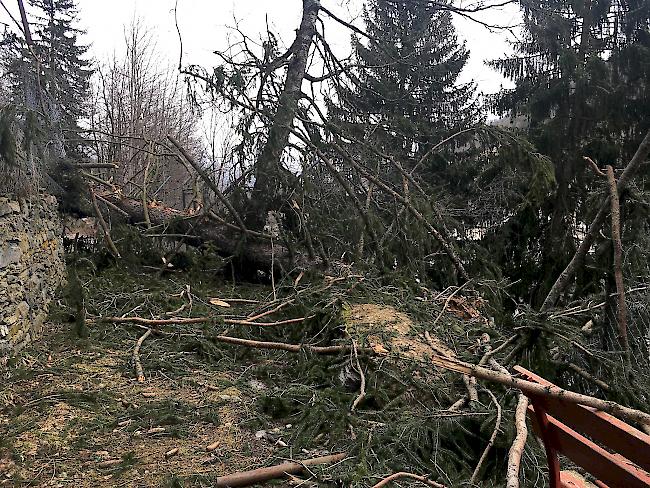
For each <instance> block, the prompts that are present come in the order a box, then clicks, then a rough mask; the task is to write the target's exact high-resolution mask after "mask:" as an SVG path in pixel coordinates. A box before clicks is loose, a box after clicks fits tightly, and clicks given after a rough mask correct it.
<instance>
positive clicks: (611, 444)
mask: <svg viewBox="0 0 650 488" xmlns="http://www.w3.org/2000/svg"><path fill="white" fill-rule="evenodd" d="M514 370H515V371H517V372H518V373H520V374H521V375H523V376H524V377H525V378H526V379H528V380H529V381H534V382H535V383H539V384H541V385H545V386H555V385H553V383H551V382H550V381H548V380H546V379H544V378H542V377H540V376H538V375H536V374H535V373H532V372H531V371H528V370H527V369H525V368H522V367H521V366H515V367H514ZM536 401H539V402H541V403H542V405H543V406H544V409H545V410H546V411H547V412H548V413H549V414H550V415H553V416H554V417H555V418H556V419H559V420H560V421H563V422H566V423H567V424H569V425H570V426H571V427H572V428H573V429H574V430H577V431H579V432H581V433H582V434H585V435H587V436H589V437H591V438H592V439H594V440H595V441H597V442H600V443H601V444H602V445H603V446H605V447H607V448H609V449H611V450H612V451H615V452H617V453H620V454H622V455H623V456H624V457H626V458H627V459H629V460H630V461H632V462H633V463H635V464H637V465H638V466H639V467H641V468H643V469H644V470H646V471H648V472H650V436H649V435H647V434H645V433H643V432H641V431H640V430H638V429H635V428H634V427H632V426H630V425H628V424H626V423H625V422H623V421H621V420H619V419H617V418H616V417H613V416H612V415H609V414H607V413H605V412H600V411H598V410H596V409H594V408H591V407H586V406H584V405H579V404H576V403H572V402H563V401H562V400H558V399H555V398H541V397H540V398H538V399H537V398H536Z"/></svg>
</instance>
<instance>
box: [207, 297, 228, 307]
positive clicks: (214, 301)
mask: <svg viewBox="0 0 650 488" xmlns="http://www.w3.org/2000/svg"><path fill="white" fill-rule="evenodd" d="M210 303H211V304H212V305H217V306H218V307H226V308H228V307H230V304H229V303H228V302H224V301H223V300H219V299H218V298H210Z"/></svg>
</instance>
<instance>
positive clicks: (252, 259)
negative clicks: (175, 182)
mask: <svg viewBox="0 0 650 488" xmlns="http://www.w3.org/2000/svg"><path fill="white" fill-rule="evenodd" d="M101 196H102V199H103V200H106V201H107V202H109V203H110V204H111V205H114V206H115V207H116V208H117V209H119V210H120V211H122V212H124V214H125V215H128V220H129V223H131V224H136V225H137V224H141V223H143V222H145V211H144V206H143V204H142V201H141V200H137V199H135V198H130V197H126V196H123V195H121V194H119V193H116V192H111V193H105V194H102V195H101ZM147 211H148V216H149V221H150V223H151V225H152V226H153V227H157V226H158V227H163V228H165V229H166V231H167V232H168V233H169V234H171V235H173V236H179V235H180V236H183V237H181V238H182V239H183V241H184V242H185V243H187V244H190V245H195V246H198V245H202V244H207V243H211V244H213V245H214V246H216V248H217V250H218V252H219V253H220V254H221V255H223V256H236V259H237V261H238V262H239V263H240V264H242V265H245V266H246V267H247V268H248V269H250V270H256V269H259V270H264V271H268V270H270V269H271V268H274V270H276V271H279V272H283V273H288V272H290V271H291V270H294V269H307V268H312V267H318V266H324V263H323V261H322V259H321V258H313V259H312V258H310V257H309V256H308V255H307V254H304V253H302V252H300V251H294V250H292V249H290V248H289V247H287V246H286V245H283V244H281V243H278V242H275V241H273V240H272V238H271V237H270V236H268V235H266V234H263V233H260V232H252V231H249V232H248V236H245V235H242V233H241V231H240V229H238V228H237V227H236V226H233V225H232V224H228V223H227V222H225V221H223V220H222V221H221V222H219V221H217V219H216V218H215V217H214V216H211V215H210V214H209V213H208V214H207V215H206V214H200V215H190V214H188V213H185V212H181V211H179V210H175V209H172V208H168V207H162V206H158V205H154V204H151V203H150V204H149V205H148V206H147ZM233 227H234V228H233ZM174 238H175V237H174Z"/></svg>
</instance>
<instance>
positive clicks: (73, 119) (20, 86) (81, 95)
mask: <svg viewBox="0 0 650 488" xmlns="http://www.w3.org/2000/svg"><path fill="white" fill-rule="evenodd" d="M31 5H32V7H35V8H36V9H37V11H38V13H37V15H36V16H35V20H34V21H33V23H32V24H31V29H32V38H33V41H34V46H33V54H32V53H30V51H29V49H28V48H27V46H26V45H25V44H24V42H23V41H22V40H21V39H19V38H18V37H17V36H15V35H11V34H8V35H7V36H6V37H5V39H4V40H3V45H4V47H5V52H4V54H3V56H2V64H3V67H4V71H5V72H6V73H7V75H8V78H9V84H10V90H11V94H12V98H13V102H14V103H16V104H17V105H24V106H27V107H29V106H34V103H33V101H32V100H26V97H28V96H33V95H31V94H30V93H27V92H26V91H25V87H28V86H35V85H38V86H40V89H41V90H42V92H43V93H44V100H43V101H42V104H43V105H45V106H44V107H41V108H42V109H43V110H45V111H46V112H47V113H46V114H45V115H46V116H47V117H48V118H49V119H50V122H52V123H53V124H55V125H57V126H59V127H60V128H63V129H68V130H74V129H76V128H78V122H79V120H80V119H81V118H82V117H83V116H84V115H85V114H86V104H87V103H88V97H89V94H90V77H91V76H92V72H93V71H92V68H91V61H90V60H89V59H88V58H87V51H88V46H85V45H83V44H81V43H80V41H79V35H80V34H83V31H82V30H80V29H78V28H77V27H76V26H75V23H76V18H77V9H76V6H75V2H74V0H32V2H31ZM34 55H35V56H36V57H37V58H38V65H39V67H40V76H39V77H38V79H35V78H36V73H35V70H34V59H33V58H34ZM30 79H31V82H28V80H30Z"/></svg>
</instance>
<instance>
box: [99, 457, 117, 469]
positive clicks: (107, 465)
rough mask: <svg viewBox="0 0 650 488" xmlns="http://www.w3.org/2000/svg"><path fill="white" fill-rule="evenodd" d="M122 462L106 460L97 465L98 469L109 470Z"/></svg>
mask: <svg viewBox="0 0 650 488" xmlns="http://www.w3.org/2000/svg"><path fill="white" fill-rule="evenodd" d="M121 462H122V461H121V460H119V459H107V460H106V461H102V462H100V463H97V467H98V468H110V467H111V466H116V465H118V464H120V463H121Z"/></svg>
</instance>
